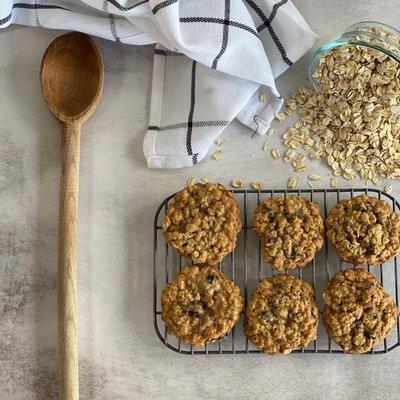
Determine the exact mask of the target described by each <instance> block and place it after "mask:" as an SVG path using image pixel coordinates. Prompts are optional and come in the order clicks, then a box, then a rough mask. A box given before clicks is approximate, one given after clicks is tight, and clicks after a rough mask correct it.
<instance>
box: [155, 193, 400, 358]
mask: <svg viewBox="0 0 400 400" xmlns="http://www.w3.org/2000/svg"><path fill="white" fill-rule="evenodd" d="M231 193H232V194H233V195H234V196H235V198H236V200H237V201H238V203H239V206H240V210H241V219H242V222H243V228H242V231H241V233H240V235H239V237H238V244H237V246H236V249H235V251H234V252H233V253H231V254H229V255H228V256H226V257H225V259H224V260H223V261H222V262H221V263H220V264H219V265H218V268H219V269H220V270H222V271H223V272H224V274H225V275H226V276H227V277H228V278H230V279H232V280H233V281H234V282H235V283H236V284H237V285H238V286H239V287H240V289H241V292H242V294H243V296H244V300H245V305H247V302H248V299H249V296H250V295H251V293H252V292H253V291H254V290H255V288H256V286H257V284H258V282H259V281H260V280H261V279H263V278H264V277H267V276H272V275H274V274H275V273H276V271H274V270H272V269H271V267H270V266H269V265H268V264H266V263H265V261H264V260H263V259H262V257H261V253H260V244H259V241H258V238H257V236H256V234H255V232H254V231H253V227H252V215H253V212H254V210H255V209H256V207H257V205H258V204H259V203H260V201H262V200H263V199H264V198H265V197H273V196H282V195H297V196H304V197H306V198H308V199H309V200H311V201H312V202H314V203H316V204H318V206H319V208H320V212H321V215H322V216H323V217H324V218H326V216H327V214H328V212H329V210H330V209H331V208H332V207H333V206H334V205H335V204H336V203H337V202H338V201H339V200H342V199H345V198H352V197H354V196H357V195H360V194H363V193H365V194H368V195H370V196H374V197H378V198H380V199H384V200H386V201H387V202H388V203H389V204H390V205H391V206H392V207H393V210H395V211H396V212H399V211H400V204H399V202H398V201H397V200H396V199H395V198H394V197H393V196H391V195H389V194H387V193H384V192H382V191H380V190H378V189H373V188H362V189H274V190H260V191H257V190H232V191H231ZM173 196H174V195H171V196H169V197H167V198H166V199H165V200H164V201H163V202H162V203H161V205H160V206H159V208H158V209H157V211H156V214H155V218H154V260H153V262H154V264H153V267H154V293H153V295H154V299H153V301H154V304H153V313H154V328H155V331H156V334H157V336H158V337H159V339H160V340H161V341H162V343H163V344H164V345H165V346H166V347H168V348H169V349H171V350H174V351H176V352H178V353H180V354H189V355H190V354H191V355H197V354H203V355H204V354H255V353H261V352H260V351H259V350H258V349H257V348H255V347H254V346H253V345H252V343H251V342H250V341H249V340H248V339H247V338H246V337H245V336H244V333H243V315H242V317H241V318H240V320H239V321H238V323H237V324H236V326H235V327H234V328H233V329H232V330H231V332H229V334H227V335H226V336H225V337H224V338H223V339H221V340H219V341H216V342H213V343H209V344H207V345H205V346H202V347H194V346H189V345H187V344H185V343H184V342H182V341H180V340H178V339H177V338H176V337H174V336H172V335H169V334H168V332H167V329H166V326H165V324H164V322H163V321H162V319H161V302H160V297H161V292H162V289H163V287H164V286H165V284H166V283H168V282H170V281H171V280H173V279H174V278H175V276H176V274H177V273H178V272H179V271H180V269H181V268H182V266H184V265H187V264H191V262H190V261H189V260H186V259H184V258H183V257H181V256H179V255H178V254H176V252H175V251H174V250H173V249H172V248H170V247H169V245H168V244H167V243H166V242H165V240H164V237H163V235H162V220H163V217H164V215H165V210H166V208H167V206H168V202H169V200H170V199H171V198H172V197H173ZM397 264H398V257H395V258H394V259H393V260H390V261H389V262H387V263H385V264H380V265H378V266H370V265H366V266H365V268H366V269H368V271H370V272H371V273H373V274H374V275H375V276H376V277H377V278H378V280H379V281H380V282H381V283H382V284H383V285H384V287H385V289H386V290H387V291H388V292H389V293H390V295H391V296H392V297H393V298H394V299H395V300H396V304H397V305H399V293H398V267H397ZM348 267H350V265H349V264H346V263H344V262H342V261H341V260H339V258H338V256H337V255H336V253H335V252H333V250H332V249H331V248H330V246H329V245H328V243H327V241H325V244H324V247H323V248H322V249H321V250H320V251H319V252H318V253H317V254H316V256H315V258H314V259H313V260H312V261H311V262H310V263H309V264H308V265H307V266H306V267H305V268H298V269H295V270H288V271H285V273H287V274H289V275H294V276H297V277H299V278H301V279H303V280H305V281H306V282H308V283H309V284H310V285H311V286H312V287H313V288H314V291H315V295H316V300H317V304H318V308H319V310H320V314H321V311H322V308H323V302H322V292H323V289H324V287H325V285H326V284H327V282H328V281H329V280H330V279H331V278H332V276H333V275H334V274H335V273H336V272H338V271H339V270H342V269H345V268H348ZM399 344H400V329H399V317H398V318H397V324H396V326H395V328H394V329H393V330H392V332H391V333H390V335H389V336H388V337H387V338H386V339H385V340H384V341H383V342H381V343H379V344H377V345H376V346H375V347H374V348H373V349H371V350H370V352H369V353H366V354H382V353H387V352H389V351H391V350H393V349H394V348H396V347H397V346H399ZM293 353H316V354H321V353H328V354H329V353H330V354H345V353H344V352H343V350H342V349H341V348H340V347H339V346H338V345H336V343H334V342H332V341H331V340H330V339H329V337H328V336H327V335H326V332H325V329H324V327H323V323H322V320H321V315H320V321H319V328H318V336H317V339H316V340H314V341H312V342H310V343H309V345H308V346H307V347H306V348H302V349H299V350H295V351H294V352H293Z"/></svg>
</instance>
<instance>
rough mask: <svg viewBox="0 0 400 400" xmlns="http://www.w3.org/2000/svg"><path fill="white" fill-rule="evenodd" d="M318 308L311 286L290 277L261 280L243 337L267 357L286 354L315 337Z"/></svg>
mask: <svg viewBox="0 0 400 400" xmlns="http://www.w3.org/2000/svg"><path fill="white" fill-rule="evenodd" d="M317 328H318V307H317V304H316V302H315V298H314V292H313V290H312V288H311V286H310V285H309V284H308V283H306V282H304V281H302V280H301V279H298V278H295V277H293V276H289V275H284V274H279V275H275V276H273V277H271V278H265V279H263V280H262V281H261V282H260V283H259V285H258V286H257V289H256V291H255V292H254V293H253V295H252V296H251V299H250V301H249V304H248V306H247V309H246V317H245V321H244V332H245V335H246V336H247V337H248V338H249V339H250V340H251V342H252V343H253V344H254V345H255V346H256V347H257V348H259V349H260V350H262V351H263V352H265V353H268V354H287V353H290V352H291V351H293V350H295V349H298V348H301V347H306V346H307V344H308V343H309V342H310V341H311V340H314V339H315V338H316V337H317Z"/></svg>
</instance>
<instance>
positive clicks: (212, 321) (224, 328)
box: [161, 264, 243, 346]
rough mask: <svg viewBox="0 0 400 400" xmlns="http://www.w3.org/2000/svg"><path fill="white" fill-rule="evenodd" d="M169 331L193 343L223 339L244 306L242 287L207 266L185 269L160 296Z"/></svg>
mask: <svg viewBox="0 0 400 400" xmlns="http://www.w3.org/2000/svg"><path fill="white" fill-rule="evenodd" d="M161 306H162V319H163V321H164V322H165V324H166V326H167V329H168V332H169V333H171V334H173V335H175V336H177V337H178V338H180V339H182V340H183V341H184V342H186V343H188V344H190V345H193V346H203V345H204V344H206V343H208V342H211V341H214V340H217V339H220V338H222V337H223V336H225V335H226V334H227V333H228V332H229V331H230V330H231V329H232V327H233V326H234V325H235V323H236V321H237V320H238V319H239V317H240V313H241V311H242V308H243V298H242V296H241V294H240V289H239V287H238V286H237V285H235V284H234V283H233V282H232V281H231V280H229V279H228V278H226V277H225V275H224V274H223V273H222V272H221V271H219V270H218V269H216V268H214V267H212V266H210V265H207V264H198V265H189V266H186V267H184V268H182V270H181V272H180V273H179V274H178V276H177V277H176V279H175V280H174V281H173V282H171V283H168V284H167V285H166V286H165V288H164V290H163V292H162V296H161Z"/></svg>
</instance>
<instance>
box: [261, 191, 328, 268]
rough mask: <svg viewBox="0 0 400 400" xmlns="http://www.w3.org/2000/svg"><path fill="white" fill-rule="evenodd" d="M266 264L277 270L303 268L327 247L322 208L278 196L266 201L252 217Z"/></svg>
mask: <svg viewBox="0 0 400 400" xmlns="http://www.w3.org/2000/svg"><path fill="white" fill-rule="evenodd" d="M253 223H254V229H255V231H256V232H257V234H258V237H259V239H260V241H261V251H262V254H263V257H264V259H265V261H266V262H267V263H269V264H270V265H271V266H272V267H273V268H275V269H277V270H283V269H292V268H296V267H304V266H305V265H307V263H308V262H309V261H311V260H312V259H313V258H314V255H315V253H316V252H317V251H318V250H319V249H320V248H321V247H322V245H323V243H324V221H323V220H322V218H321V216H320V213H319V208H318V206H317V205H316V204H314V203H311V202H310V201H309V200H307V199H306V198H304V197H300V196H279V197H271V198H267V199H265V200H263V201H262V202H261V203H260V204H259V206H258V207H257V209H256V211H255V213H254V216H253Z"/></svg>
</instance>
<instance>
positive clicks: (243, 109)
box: [0, 0, 316, 168]
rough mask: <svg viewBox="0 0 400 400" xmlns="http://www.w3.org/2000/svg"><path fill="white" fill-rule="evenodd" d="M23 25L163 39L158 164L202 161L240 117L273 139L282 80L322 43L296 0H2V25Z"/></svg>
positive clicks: (149, 138) (151, 143)
mask: <svg viewBox="0 0 400 400" xmlns="http://www.w3.org/2000/svg"><path fill="white" fill-rule="evenodd" d="M13 23H14V24H21V25H30V26H38V27H44V28H53V29H65V30H74V31H81V32H86V33H89V34H91V35H95V36H99V37H102V38H105V39H109V40H114V41H116V42H121V43H126V44H136V45H144V44H151V43H157V44H156V47H155V51H154V67H153V83H152V94H151V107H150V115H149V126H148V131H147V133H146V135H145V138H144V143H143V150H144V155H145V157H146V160H147V163H148V166H149V167H152V168H181V167H188V166H192V165H194V164H197V163H198V162H199V161H200V160H201V159H203V158H204V157H205V156H206V154H207V152H208V150H209V148H210V145H211V144H212V142H213V141H214V140H215V138H217V137H218V136H219V135H220V134H221V132H222V130H223V129H224V128H225V127H226V125H228V124H229V122H231V121H232V120H233V119H234V118H237V119H238V120H239V121H241V122H242V123H243V124H245V125H247V126H248V127H249V128H250V129H251V131H257V132H258V133H259V134H265V132H266V131H267V130H268V128H269V125H270V123H271V121H272V120H273V119H274V115H275V114H276V113H277V112H278V111H279V109H280V107H281V105H282V103H283V99H282V98H281V97H280V96H279V93H278V90H277V88H276V86H275V82H274V79H275V78H276V77H277V76H278V75H280V74H281V73H282V72H284V71H285V70H286V69H287V68H288V67H290V66H291V65H292V64H293V63H294V62H295V61H296V60H298V59H299V58H300V57H301V56H302V55H303V54H304V53H305V52H307V51H308V50H309V49H310V48H311V47H312V46H313V44H314V43H315V40H316V35H315V34H314V32H313V31H312V30H311V29H310V28H309V26H308V25H307V23H306V22H305V20H304V19H303V17H302V16H301V14H300V13H299V12H298V10H297V9H296V7H295V6H294V5H293V4H292V3H291V2H290V1H288V0H280V1H273V0H162V1H160V0H84V1H79V0H69V1H66V0H64V1H63V0H40V1H39V0H25V1H23V2H20V1H18V2H17V1H13V0H1V1H0V27H3V28H4V27H6V26H8V25H10V24H13ZM133 95H134V94H133Z"/></svg>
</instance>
